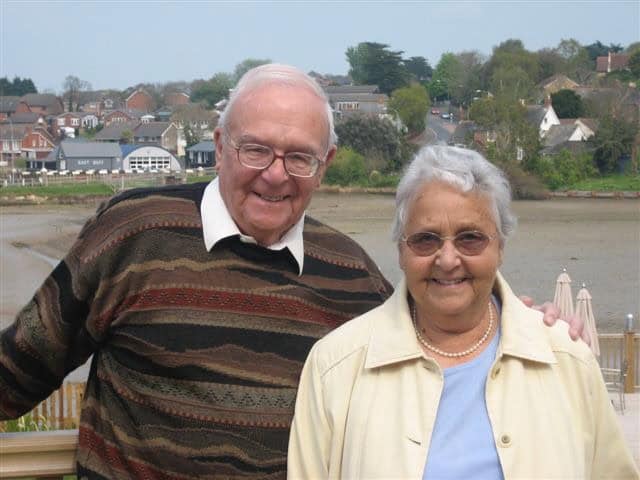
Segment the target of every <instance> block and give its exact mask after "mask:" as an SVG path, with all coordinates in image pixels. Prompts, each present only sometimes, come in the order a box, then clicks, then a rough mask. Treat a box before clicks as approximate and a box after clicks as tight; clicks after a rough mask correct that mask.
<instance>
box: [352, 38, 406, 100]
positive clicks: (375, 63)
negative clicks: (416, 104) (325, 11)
mask: <svg viewBox="0 0 640 480" xmlns="http://www.w3.org/2000/svg"><path fill="white" fill-rule="evenodd" d="M402 54H403V52H402V51H395V52H394V51H391V50H389V45H385V44H382V43H375V42H364V43H359V44H358V45H357V46H355V47H349V48H347V52H346V55H347V61H348V62H349V65H350V67H351V68H350V69H349V75H350V76H351V78H352V79H353V81H354V82H355V83H356V84H360V85H377V86H378V88H379V89H380V91H381V92H383V93H386V94H390V93H391V92H392V91H394V90H397V89H398V88H401V87H405V86H407V85H408V84H409V77H410V74H409V71H408V70H407V67H406V66H405V65H404V62H403V60H402Z"/></svg>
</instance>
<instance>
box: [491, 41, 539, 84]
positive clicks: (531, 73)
mask: <svg viewBox="0 0 640 480" xmlns="http://www.w3.org/2000/svg"><path fill="white" fill-rule="evenodd" d="M513 68H520V69H521V70H522V71H523V72H525V74H526V75H527V77H529V79H530V81H531V83H535V82H538V81H539V80H542V79H541V78H540V64H539V63H538V56H537V55H536V54H535V53H532V52H529V51H528V50H526V49H525V48H524V45H523V44H522V41H520V40H517V39H509V40H506V41H504V42H502V43H501V44H500V45H498V46H497V47H494V49H493V54H492V56H491V58H490V59H489V61H488V62H487V65H486V68H485V78H486V79H487V80H489V79H491V78H492V77H493V76H494V74H495V72H496V70H498V69H506V70H511V69H513ZM487 83H488V82H487Z"/></svg>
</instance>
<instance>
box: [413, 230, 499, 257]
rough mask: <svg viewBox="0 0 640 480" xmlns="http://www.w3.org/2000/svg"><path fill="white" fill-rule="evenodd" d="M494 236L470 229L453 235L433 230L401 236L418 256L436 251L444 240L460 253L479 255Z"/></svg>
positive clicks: (424, 255)
mask: <svg viewBox="0 0 640 480" xmlns="http://www.w3.org/2000/svg"><path fill="white" fill-rule="evenodd" d="M494 238H496V235H487V234H486V233H482V232H478V231H476V230H471V231H468V232H460V233H458V234H457V235H455V236H444V237H443V236H440V235H438V234H437V233H433V232H418V233H414V234H412V235H409V236H408V237H402V241H403V242H406V244H407V246H408V247H409V248H410V249H411V251H412V252H413V253H415V254H416V255H418V256H420V257H428V256H429V255H433V254H434V253H436V252H437V251H438V250H440V249H441V248H442V245H444V242H445V240H451V241H452V242H453V246H454V247H456V250H457V251H458V252H460V253H461V254H462V255H467V256H473V255H480V254H481V253H482V252H483V251H484V249H485V248H487V245H489V242H490V241H491V240H493V239H494Z"/></svg>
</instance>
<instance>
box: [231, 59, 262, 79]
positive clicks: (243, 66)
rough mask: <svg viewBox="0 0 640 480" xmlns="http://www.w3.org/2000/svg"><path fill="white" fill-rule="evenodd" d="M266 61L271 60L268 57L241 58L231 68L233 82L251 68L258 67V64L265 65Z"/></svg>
mask: <svg viewBox="0 0 640 480" xmlns="http://www.w3.org/2000/svg"><path fill="white" fill-rule="evenodd" d="M267 63H271V60H270V59H268V58H247V59H245V60H243V61H242V62H240V63H239V64H237V65H236V68H235V69H234V70H233V81H234V84H235V83H238V82H239V81H240V79H241V78H242V76H243V75H244V74H245V73H247V72H248V71H249V70H251V69H252V68H255V67H259V66H260V65H265V64H267Z"/></svg>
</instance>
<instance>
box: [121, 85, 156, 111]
mask: <svg viewBox="0 0 640 480" xmlns="http://www.w3.org/2000/svg"><path fill="white" fill-rule="evenodd" d="M125 108H126V109H127V110H138V111H140V112H144V113H149V112H152V111H153V110H154V109H155V102H154V100H153V97H152V96H151V95H149V94H148V93H147V92H145V91H144V90H140V89H138V90H136V91H135V92H133V93H132V94H131V95H129V96H128V97H127V99H126V100H125Z"/></svg>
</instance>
